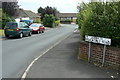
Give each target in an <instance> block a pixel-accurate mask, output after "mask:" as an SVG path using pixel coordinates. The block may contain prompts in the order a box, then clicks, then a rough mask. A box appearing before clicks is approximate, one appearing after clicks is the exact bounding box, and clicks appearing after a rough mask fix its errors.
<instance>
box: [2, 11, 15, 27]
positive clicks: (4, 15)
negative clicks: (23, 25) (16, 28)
mask: <svg viewBox="0 0 120 80" xmlns="http://www.w3.org/2000/svg"><path fill="white" fill-rule="evenodd" d="M10 21H15V20H14V19H13V18H10V17H9V16H8V15H7V14H6V13H2V29H4V27H5V25H6V23H7V22H10Z"/></svg>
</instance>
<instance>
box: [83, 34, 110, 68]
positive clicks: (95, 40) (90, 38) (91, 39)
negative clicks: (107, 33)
mask: <svg viewBox="0 0 120 80" xmlns="http://www.w3.org/2000/svg"><path fill="white" fill-rule="evenodd" d="M85 41H87V42H89V51H88V62H90V57H91V42H92V43H99V44H103V45H104V51H103V60H102V66H104V63H105V55H106V45H111V39H109V38H102V37H95V36H88V35H85Z"/></svg>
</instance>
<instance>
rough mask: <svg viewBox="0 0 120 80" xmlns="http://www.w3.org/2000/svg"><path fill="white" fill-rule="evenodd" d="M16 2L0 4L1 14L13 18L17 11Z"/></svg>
mask: <svg viewBox="0 0 120 80" xmlns="http://www.w3.org/2000/svg"><path fill="white" fill-rule="evenodd" d="M18 7H19V6H18V2H17V1H16V2H2V9H3V12H4V13H6V14H8V15H9V16H10V17H12V16H15V15H16V14H18V13H17V9H18Z"/></svg>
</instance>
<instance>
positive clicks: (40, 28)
mask: <svg viewBox="0 0 120 80" xmlns="http://www.w3.org/2000/svg"><path fill="white" fill-rule="evenodd" d="M29 27H30V28H31V29H32V32H36V33H38V34H39V33H44V31H45V27H44V26H43V25H42V24H38V23H33V24H31V25H30V26H29Z"/></svg>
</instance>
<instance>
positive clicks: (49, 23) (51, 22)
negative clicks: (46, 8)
mask: <svg viewBox="0 0 120 80" xmlns="http://www.w3.org/2000/svg"><path fill="white" fill-rule="evenodd" d="M43 25H44V26H45V27H55V17H54V16H53V15H48V14H45V17H44V18H43Z"/></svg>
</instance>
